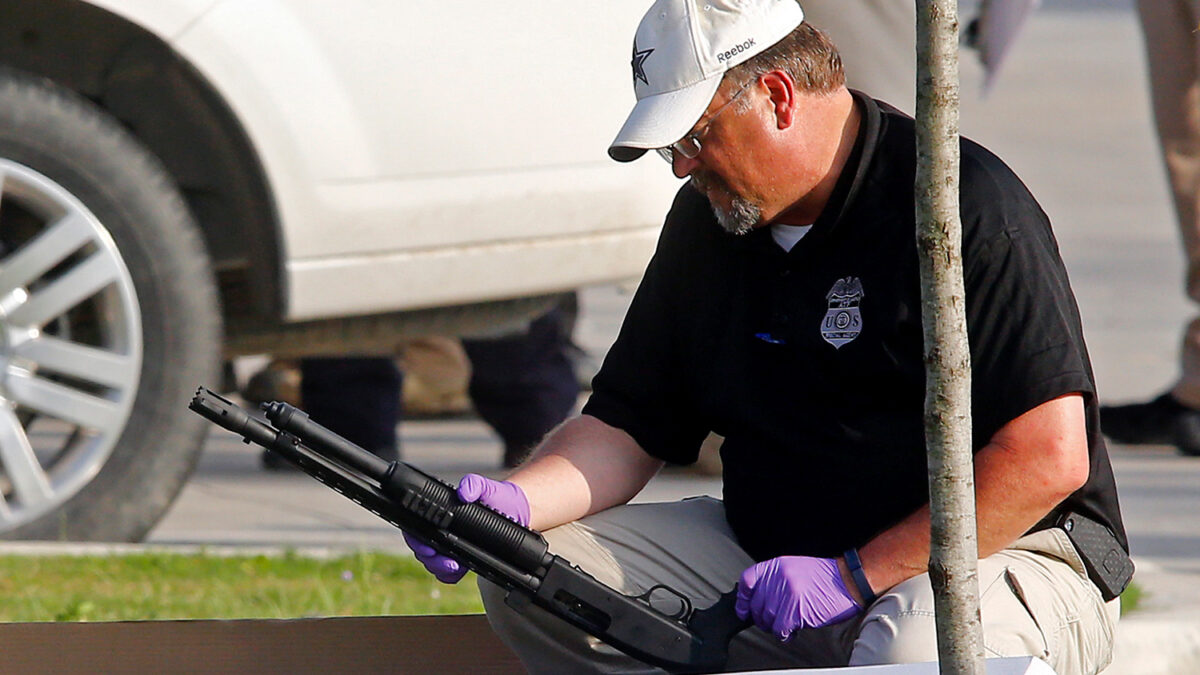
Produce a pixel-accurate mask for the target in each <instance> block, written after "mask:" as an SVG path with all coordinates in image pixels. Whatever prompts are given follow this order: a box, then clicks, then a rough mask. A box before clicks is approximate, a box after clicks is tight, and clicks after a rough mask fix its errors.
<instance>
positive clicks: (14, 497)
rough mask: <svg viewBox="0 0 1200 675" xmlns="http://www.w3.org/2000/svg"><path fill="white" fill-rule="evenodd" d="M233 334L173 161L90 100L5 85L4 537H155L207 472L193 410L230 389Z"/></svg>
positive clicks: (5, 74)
mask: <svg viewBox="0 0 1200 675" xmlns="http://www.w3.org/2000/svg"><path fill="white" fill-rule="evenodd" d="M52 230H53V231H52ZM220 317H221V314H220V308H219V301H218V298H217V293H216V286H215V282H214V278H213V273H212V268H211V265H210V263H209V258H208V256H207V254H206V252H205V247H204V244H203V241H202V239H201V237H200V235H199V230H198V228H197V226H196V224H195V222H194V221H193V219H192V216H191V213H190V212H189V210H188V207H187V204H186V203H185V201H184V199H183V197H182V196H181V194H180V190H179V188H178V187H177V186H176V185H175V183H174V181H173V180H172V179H171V177H170V176H169V174H168V173H167V171H166V170H165V169H164V168H163V166H162V165H161V163H160V162H159V161H158V159H157V158H156V157H155V156H154V155H153V154H151V153H150V152H149V151H148V150H147V149H146V148H145V147H143V146H142V145H141V144H140V143H139V142H138V141H137V140H136V139H135V138H134V137H133V136H132V134H130V133H129V132H128V131H127V130H126V129H125V128H124V127H123V126H122V125H121V124H120V123H119V122H118V121H117V120H116V119H114V118H112V117H111V116H109V115H108V114H107V113H105V112H104V111H102V110H101V109H100V108H99V107H97V106H95V105H94V104H92V103H91V102H90V101H88V100H87V99H84V98H82V97H79V96H77V95H75V94H73V93H71V92H69V91H67V90H66V89H65V88H63V87H60V86H57V85H55V84H54V83H52V82H50V81H48V80H43V79H38V78H34V77H31V76H29V75H26V74H24V73H20V72H17V71H14V70H11V69H6V68H0V493H2V494H3V500H2V501H0V537H4V538H9V539H63V540H91V541H140V540H141V539H142V538H144V537H145V535H146V533H147V532H148V531H149V530H150V528H151V527H153V526H154V524H155V523H156V522H158V520H159V518H161V516H162V515H163V513H164V512H165V511H166V510H167V508H168V507H169V506H170V505H171V502H172V500H173V499H174V498H175V496H176V495H177V493H178V492H179V490H180V489H181V488H182V487H183V484H184V482H185V481H186V479H187V477H188V476H189V475H190V473H191V471H192V469H193V468H194V467H195V464H196V460H197V459H198V457H199V453H200V450H201V446H202V442H203V439H204V432H205V428H204V421H203V420H202V419H200V418H199V417H198V416H196V415H193V414H192V413H190V412H189V411H188V409H187V404H188V402H189V400H190V399H191V396H192V392H193V391H194V390H195V388H196V387H197V385H200V384H206V383H215V382H217V381H218V380H217V377H218V374H219V372H220V368H219V365H220V358H221V354H220V345H221V323H220V321H221V319H220Z"/></svg>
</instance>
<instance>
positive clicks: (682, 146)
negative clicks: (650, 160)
mask: <svg viewBox="0 0 1200 675" xmlns="http://www.w3.org/2000/svg"><path fill="white" fill-rule="evenodd" d="M746 88H747V85H743V86H742V88H741V89H738V90H737V93H736V94H734V95H733V96H731V97H729V100H728V101H725V102H724V103H722V104H721V106H720V107H719V108H717V110H716V112H714V113H713V114H712V115H711V116H710V117H709V118H708V121H707V122H705V123H704V126H702V127H700V128H699V129H697V130H695V131H693V132H691V133H690V134H688V135H687V136H684V137H683V138H681V139H679V140H678V141H675V142H674V143H672V144H670V145H668V146H667V147H665V148H657V149H656V152H658V156H659V157H662V158H663V159H665V160H667V163H668V164H670V163H672V162H674V161H675V157H674V153H676V152H678V153H679V154H681V155H683V156H684V157H687V158H688V159H696V157H698V156H699V155H700V137H701V136H703V135H704V133H705V132H706V131H708V128H709V127H710V126H712V123H713V122H715V121H716V119H717V117H718V116H719V115H720V114H721V113H723V112H725V109H726V108H728V107H729V104H730V103H733V102H734V101H736V100H737V99H738V97H739V96H741V95H742V94H743V93H744V92H745V91H746Z"/></svg>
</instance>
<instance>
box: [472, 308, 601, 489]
mask: <svg viewBox="0 0 1200 675" xmlns="http://www.w3.org/2000/svg"><path fill="white" fill-rule="evenodd" d="M568 304H569V303H565V302H564V303H563V304H560V305H558V306H556V307H555V308H554V309H552V310H550V311H549V312H548V313H546V314H544V315H542V316H541V317H539V318H537V319H536V320H534V321H533V322H532V323H531V324H530V325H529V331H528V332H526V333H522V334H519V335H512V336H505V337H501V338H492V339H486V340H463V343H462V344H463V349H465V350H466V352H467V358H469V359H470V361H471V382H470V385H469V388H468V392H469V394H470V396H471V401H472V403H473V404H474V406H475V411H476V412H478V413H479V416H480V417H481V418H483V421H485V422H487V423H488V424H489V425H490V426H491V427H492V428H493V429H495V430H496V433H497V434H498V435H499V436H500V439H501V440H502V441H503V442H504V465H505V466H509V467H511V466H516V465H517V464H518V463H520V461H521V460H522V459H524V458H525V456H526V455H527V454H528V453H529V451H530V450H532V449H533V448H534V447H535V446H536V445H537V444H538V443H540V442H541V440H542V438H543V437H544V436H545V435H546V434H547V433H548V432H549V431H550V430H551V429H553V428H554V427H555V426H557V425H558V424H559V423H560V422H562V421H563V420H564V419H566V418H567V416H568V415H570V414H571V411H572V410H573V409H574V407H575V402H576V400H577V399H578V397H579V391H580V387H579V381H578V379H577V378H576V377H575V370H574V368H573V366H572V364H571V360H570V356H569V352H570V350H571V349H573V347H572V345H571V323H572V319H573V316H572V315H571V308H570V307H569V306H565V305H568Z"/></svg>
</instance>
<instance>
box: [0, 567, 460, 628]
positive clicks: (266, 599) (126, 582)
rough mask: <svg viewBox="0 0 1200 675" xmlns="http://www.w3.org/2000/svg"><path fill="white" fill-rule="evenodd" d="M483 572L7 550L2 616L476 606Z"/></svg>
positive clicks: (325, 612)
mask: <svg viewBox="0 0 1200 675" xmlns="http://www.w3.org/2000/svg"><path fill="white" fill-rule="evenodd" d="M482 611H483V605H482V604H481V602H480V600H479V591H478V589H477V588H476V586H475V579H474V576H473V575H471V576H469V577H468V578H465V579H463V580H462V581H461V582H459V583H458V584H456V585H453V586H447V585H445V584H442V583H439V582H438V581H437V580H436V579H434V578H433V577H432V576H431V575H430V574H429V573H428V572H426V571H425V569H424V568H423V567H421V565H420V564H419V563H417V562H416V561H415V560H413V559H412V558H411V557H410V556H399V555H392V554H386V553H373V552H362V553H355V554H352V555H346V556H342V557H336V558H329V559H317V558H309V557H304V556H299V555H296V554H294V553H285V554H283V555H280V556H265V555H258V556H231V557H225V556H215V555H208V554H173V553H160V552H150V553H135V554H128V555H111V556H68V555H49V556H26V555H19V556H18V555H12V556H0V621H4V622H13V621H130V620H145V619H250V618H271V619H285V618H297V617H314V616H381V615H397V614H470V613H478V612H482Z"/></svg>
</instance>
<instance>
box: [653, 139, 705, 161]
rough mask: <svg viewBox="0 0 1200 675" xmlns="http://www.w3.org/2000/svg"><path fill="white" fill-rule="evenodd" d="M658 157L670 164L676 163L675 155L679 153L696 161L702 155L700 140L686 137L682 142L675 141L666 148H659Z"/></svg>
mask: <svg viewBox="0 0 1200 675" xmlns="http://www.w3.org/2000/svg"><path fill="white" fill-rule="evenodd" d="M657 152H658V156H659V157H662V158H663V159H665V160H667V162H668V163H673V162H674V161H675V153H679V154H680V155H683V156H684V157H687V158H688V159H696V157H697V156H698V155H699V154H700V139H698V138H694V137H692V136H684V137H683V138H682V139H681V140H678V141H675V142H674V143H672V144H671V145H668V146H667V147H665V148H658V150H657Z"/></svg>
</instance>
